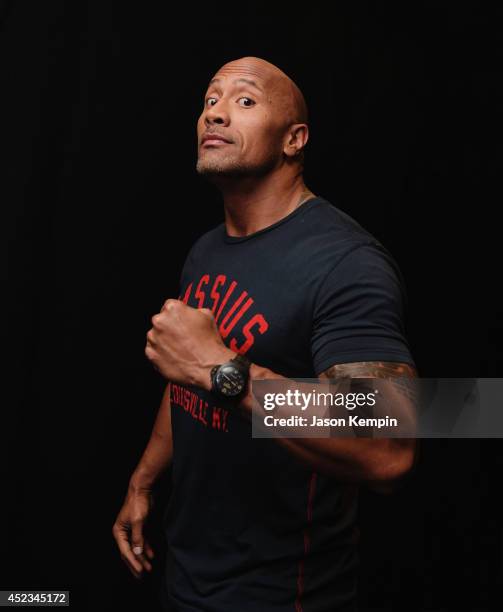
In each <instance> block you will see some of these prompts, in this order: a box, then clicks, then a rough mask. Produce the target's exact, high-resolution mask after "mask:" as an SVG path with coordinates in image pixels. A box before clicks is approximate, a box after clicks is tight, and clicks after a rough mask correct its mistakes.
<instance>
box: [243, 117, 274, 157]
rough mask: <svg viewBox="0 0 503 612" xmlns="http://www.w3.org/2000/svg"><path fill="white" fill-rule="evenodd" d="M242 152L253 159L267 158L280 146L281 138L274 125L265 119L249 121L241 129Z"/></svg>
mask: <svg viewBox="0 0 503 612" xmlns="http://www.w3.org/2000/svg"><path fill="white" fill-rule="evenodd" d="M241 133H242V138H243V151H244V152H246V154H247V155H248V156H250V157H253V158H264V157H269V156H270V155H271V153H274V152H277V151H279V149H280V146H281V137H280V134H279V132H278V129H277V127H276V126H275V125H271V122H270V121H267V118H266V119H265V120H264V119H261V120H255V121H250V122H249V124H247V125H246V126H244V125H243V127H242V132H241Z"/></svg>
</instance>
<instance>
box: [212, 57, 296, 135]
mask: <svg viewBox="0 0 503 612" xmlns="http://www.w3.org/2000/svg"><path fill="white" fill-rule="evenodd" d="M241 72H248V73H249V74H250V76H255V77H257V78H258V79H260V80H261V81H262V83H263V85H264V89H265V92H266V94H267V95H268V97H269V101H270V103H271V104H272V105H273V106H274V107H276V108H277V109H278V111H279V112H281V113H282V114H283V115H284V117H285V119H287V120H288V121H289V122H290V123H307V122H308V112H307V104H306V101H305V99H304V95H303V94H302V92H301V90H300V89H299V87H298V86H297V84H296V83H295V82H294V81H292V79H291V78H290V77H289V76H288V75H287V74H285V73H284V72H283V71H282V70H280V69H279V68H278V67H277V66H275V65H274V64H271V63H270V62H268V61H267V60H264V59H262V58H260V57H253V56H248V57H242V58H240V59H237V60H233V61H232V62H228V63H227V64H224V65H223V66H222V67H221V68H220V70H219V71H218V73H224V74H229V75H231V74H233V73H234V74H237V73H241ZM218 73H217V74H218Z"/></svg>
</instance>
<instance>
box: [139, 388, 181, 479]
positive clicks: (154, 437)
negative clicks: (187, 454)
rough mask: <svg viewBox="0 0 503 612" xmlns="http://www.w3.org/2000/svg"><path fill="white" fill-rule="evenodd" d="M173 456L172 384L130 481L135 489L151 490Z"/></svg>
mask: <svg viewBox="0 0 503 612" xmlns="http://www.w3.org/2000/svg"><path fill="white" fill-rule="evenodd" d="M172 456H173V437H172V431H171V402H170V384H169V383H168V384H167V385H166V389H165V391H164V395H163V398H162V401H161V405H160V407H159V411H158V413H157V417H156V420H155V423H154V426H153V428H152V434H151V436H150V440H149V442H148V444H147V446H146V448H145V450H144V452H143V455H142V457H141V459H140V461H139V463H138V465H137V466H136V469H135V470H134V472H133V474H132V476H131V479H130V481H129V487H130V489H133V490H142V489H145V490H150V489H151V488H152V487H153V485H154V483H155V482H156V480H157V479H158V478H159V476H160V475H161V474H162V473H163V472H164V471H165V470H166V469H167V468H168V467H169V465H170V463H171V459H172Z"/></svg>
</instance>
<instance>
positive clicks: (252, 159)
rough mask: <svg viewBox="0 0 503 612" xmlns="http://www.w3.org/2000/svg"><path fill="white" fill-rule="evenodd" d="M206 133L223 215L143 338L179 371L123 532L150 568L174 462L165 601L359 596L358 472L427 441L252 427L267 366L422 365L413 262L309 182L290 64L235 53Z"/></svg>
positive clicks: (166, 370)
mask: <svg viewBox="0 0 503 612" xmlns="http://www.w3.org/2000/svg"><path fill="white" fill-rule="evenodd" d="M197 135H198V162H197V171H198V173H199V174H200V175H202V176H205V177H207V178H208V179H210V180H211V181H212V182H213V183H214V184H215V185H216V186H217V187H218V188H219V189H220V191H221V193H222V195H223V200H224V208H225V223H223V224H221V225H219V226H218V227H216V228H215V229H213V230H211V231H210V232H208V233H206V234H205V235H203V236H202V237H201V238H200V239H199V240H198V241H197V242H196V243H195V244H194V246H193V247H192V249H191V251H190V253H189V255H188V257H187V260H186V262H185V265H184V267H183V270H182V274H181V279H180V291H181V293H180V296H179V299H178V300H175V299H169V300H167V301H166V303H165V304H164V306H163V308H162V310H161V312H160V313H159V314H157V315H155V316H154V317H153V318H152V325H153V327H152V329H151V330H150V331H149V332H148V334H147V346H146V349H145V352H146V355H147V357H148V358H149V359H150V360H151V361H152V363H153V364H154V366H155V367H156V369H157V370H158V371H159V372H160V373H161V374H162V375H163V376H164V377H165V378H166V380H167V381H168V384H167V386H166V391H165V393H164V397H163V399H162V402H161V406H160V410H159V414H158V416H157V420H156V423H155V426H154V429H153V432H152V437H151V439H150V441H149V444H148V446H147V448H146V450H145V453H144V455H143V457H142V459H141V461H140V463H139V464H138V466H137V468H136V470H135V472H134V473H133V475H132V477H131V480H130V486H129V490H128V494H127V498H126V501H125V503H124V506H123V508H122V509H121V511H120V514H119V516H118V518H117V521H116V523H115V525H114V528H113V533H114V536H115V538H116V540H117V543H118V546H119V548H120V551H121V555H122V558H123V559H124V561H125V562H126V563H127V564H128V566H129V567H130V569H131V571H132V572H133V573H134V575H135V576H137V577H139V576H141V575H142V573H143V571H144V570H147V571H150V569H151V567H152V565H151V561H152V558H153V551H152V549H151V547H150V545H149V544H148V542H147V541H146V540H145V538H144V536H143V533H142V527H143V524H144V521H145V519H146V517H147V515H148V511H149V508H150V499H151V489H152V485H153V483H154V482H155V480H156V479H157V477H158V476H159V474H160V473H161V472H162V471H163V470H164V469H165V468H166V467H167V466H168V465H170V464H171V465H172V478H173V483H172V493H171V497H170V501H169V506H168V509H167V512H166V516H165V520H166V536H167V543H168V563H167V567H166V605H167V606H169V607H167V609H172V610H176V611H180V612H188V611H189V610H190V611H196V610H197V611H199V610H207V611H211V612H245V611H249V612H252V611H253V612H257V611H259V610H260V611H263V612H269V611H270V612H273V611H278V612H279V611H286V610H296V611H300V610H304V611H305V612H321V611H322V610H323V611H325V610H330V611H334V610H354V609H355V599H356V587H355V564H356V553H355V544H356V534H357V530H356V527H355V513H356V496H357V488H358V485H359V484H360V483H364V482H374V483H378V484H379V483H381V484H383V483H388V482H391V481H394V480H395V479H397V478H399V477H401V476H402V475H403V474H405V473H406V472H407V471H408V470H409V468H410V467H411V465H412V464H413V460H414V445H413V441H411V440H392V439H366V438H359V439H343V438H330V439H320V438H311V439H305V438H277V439H258V438H253V437H252V435H251V426H250V419H249V416H250V414H251V412H252V410H254V409H256V402H255V401H254V399H253V395H252V392H251V383H252V382H253V381H255V380H260V379H269V378H277V379H282V378H301V377H304V378H308V377H311V378H316V377H318V378H320V379H327V378H328V379H332V378H339V377H343V378H348V377H349V378H351V377H362V378H364V377H373V378H388V377H393V376H415V368H414V362H413V359H412V357H411V355H410V352H409V349H408V347H407V343H406V340H405V338H404V331H403V323H402V314H403V313H402V309H403V297H404V296H403V293H402V292H403V289H402V285H401V282H400V273H399V270H398V268H397V267H396V264H395V263H394V261H393V259H392V258H391V256H390V255H389V253H388V252H387V251H386V249H385V248H384V247H383V246H382V245H380V243H379V242H378V241H377V240H376V239H375V238H373V237H372V236H371V235H370V234H369V233H368V232H366V231H365V230H364V229H363V228H362V227H361V226H360V225H358V224H357V223H356V222H355V221H354V220H353V219H351V218H350V217H349V216H348V215H346V214H345V213H343V212H342V211H340V210H338V209H337V208H335V207H334V206H332V205H331V204H330V203H328V202H327V201H326V200H324V199H323V198H320V197H317V196H315V195H314V194H313V193H312V192H311V191H309V189H307V187H306V185H305V184H304V181H303V178H302V170H303V149H304V147H305V145H306V143H307V140H308V124H307V109H306V104H305V101H304V97H303V95H302V93H301V92H300V90H299V89H298V87H297V86H296V85H295V83H293V81H292V80H291V79H290V78H289V77H287V76H286V75H285V74H284V73H283V72H282V71H281V70H279V69H278V68H277V67H276V66H274V65H272V64H270V63H268V62H266V61H264V60H262V59H258V58H254V57H245V58H242V59H239V60H236V61H232V62H229V63H228V64H225V65H224V66H223V67H222V68H221V69H220V70H219V71H218V72H217V74H216V75H215V76H214V78H213V79H212V80H211V81H210V83H209V87H208V90H207V92H206V96H205V100H204V109H203V111H202V114H201V116H200V118H199V121H198V125H197ZM237 355H240V356H241V357H240V358H237V359H236V356H237ZM223 364H227V365H225V366H224V367H223ZM217 366H218V367H217ZM226 368H227V369H226ZM228 368H230V369H228ZM219 377H220V378H219ZM240 387H242V390H241V389H240ZM226 394H228V395H233V394H235V395H234V397H226ZM404 401H405V400H404Z"/></svg>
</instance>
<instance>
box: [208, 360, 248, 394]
mask: <svg viewBox="0 0 503 612" xmlns="http://www.w3.org/2000/svg"><path fill="white" fill-rule="evenodd" d="M244 386H245V377H244V375H243V373H242V372H241V371H240V370H238V368H236V367H235V366H234V365H232V364H224V365H223V366H221V367H220V368H219V369H218V371H217V373H216V375H215V387H216V388H217V389H218V391H219V392H220V393H221V394H222V395H225V396H227V397H234V396H235V395H239V394H240V393H241V391H242V390H243V389H244Z"/></svg>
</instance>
